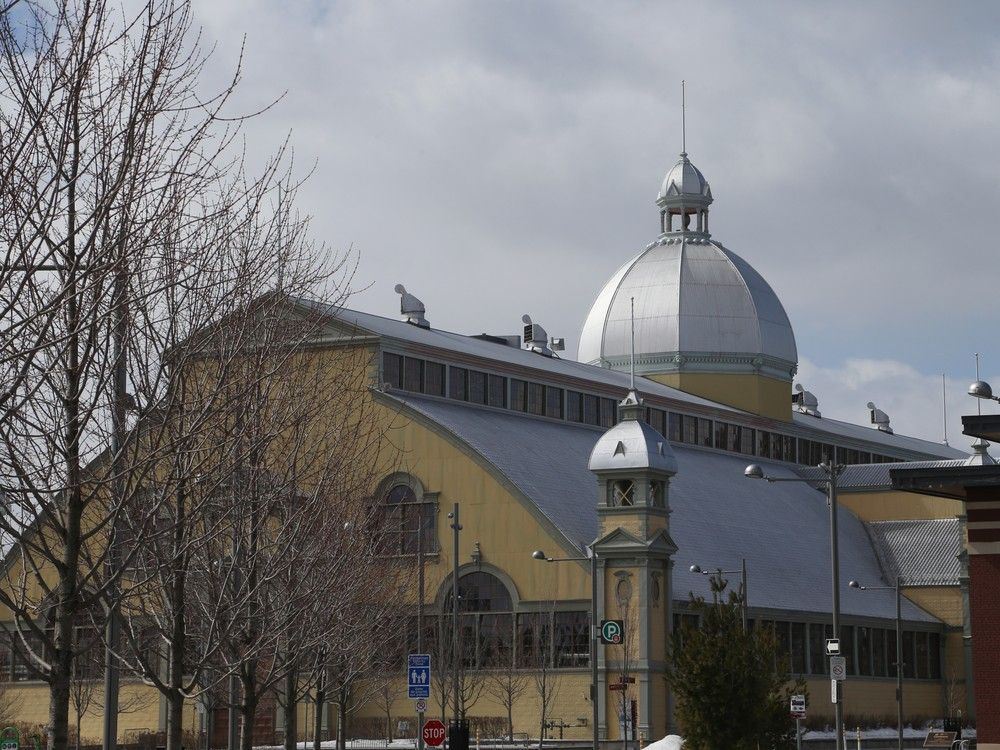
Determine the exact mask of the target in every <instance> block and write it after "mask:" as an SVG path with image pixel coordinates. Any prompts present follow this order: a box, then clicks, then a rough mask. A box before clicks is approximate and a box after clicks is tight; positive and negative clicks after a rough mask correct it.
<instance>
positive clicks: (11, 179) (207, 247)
mask: <svg viewBox="0 0 1000 750" xmlns="http://www.w3.org/2000/svg"><path fill="white" fill-rule="evenodd" d="M18 11H19V12H18V13H17V14H10V13H4V14H3V15H2V16H0V87H2V93H3V97H4V102H5V103H4V105H3V106H0V133H2V136H0V137H2V145H3V148H2V149H0V176H2V179H0V185H2V188H0V253H2V255H0V321H2V322H0V383H2V385H0V445H2V451H0V456H2V458H0V502H2V504H3V508H2V511H3V512H2V513H0V534H2V536H3V539H4V542H5V545H14V546H15V549H16V550H17V557H16V558H15V560H16V564H14V565H13V566H9V567H8V568H7V569H6V570H5V571H4V572H3V575H4V577H5V578H6V580H4V581H3V584H4V585H2V586H0V603H2V604H3V605H4V606H6V607H8V608H9V609H10V611H11V612H12V613H13V617H14V620H15V624H16V625H15V626H16V628H17V629H18V630H19V631H23V633H24V634H26V635H28V636H30V638H26V639H23V640H24V642H25V643H26V644H27V643H29V642H30V643H32V644H37V645H36V646H33V647H32V648H30V649H29V650H30V651H31V654H30V658H31V659H32V661H33V663H35V664H36V665H37V667H38V671H39V674H40V676H41V677H42V679H44V680H45V681H46V682H48V684H49V690H50V701H49V722H48V745H49V747H50V748H58V750H64V748H65V747H66V744H67V737H68V715H69V703H70V683H71V679H72V674H73V661H74V658H75V656H76V655H77V650H76V647H75V645H74V637H73V634H74V629H75V628H76V627H77V626H78V625H79V624H80V622H81V620H82V619H83V618H84V617H89V618H94V619H96V620H97V622H95V624H96V625H97V626H98V627H99V628H101V629H103V626H104V622H103V619H104V615H101V614H100V613H113V612H115V611H116V609H117V607H118V606H119V604H120V601H119V600H120V593H119V592H120V590H121V587H120V583H121V579H122V574H123V571H126V570H129V569H131V567H132V566H131V563H132V562H133V560H131V559H128V557H129V554H132V555H136V554H137V551H138V550H142V549H144V545H143V544H142V543H141V540H139V539H136V538H133V540H132V541H133V542H135V543H134V544H133V545H132V546H131V549H132V552H131V553H122V545H121V544H119V543H118V542H119V541H120V540H119V538H118V537H119V533H118V532H119V530H120V527H121V525H122V523H123V520H124V519H123V516H125V515H126V511H128V514H129V515H130V516H131V517H130V518H129V519H128V521H129V526H130V528H131V530H132V531H133V532H135V531H139V532H140V533H141V534H143V535H146V534H153V535H155V534H156V533H162V532H163V531H164V529H162V528H161V526H162V518H161V515H162V508H163V507H164V505H165V497H166V493H163V494H160V495H159V496H157V495H155V494H153V495H150V494H149V493H148V484H149V481H148V480H149V479H150V477H152V476H153V475H154V474H156V473H157V472H158V471H160V470H161V469H162V468H163V466H164V465H168V466H169V465H170V464H171V458H170V457H171V455H174V456H176V454H177V451H178V450H179V449H183V450H182V452H183V453H184V455H185V456H188V457H189V456H192V455H197V454H192V453H187V452H186V451H187V448H188V445H187V444H186V442H185V441H184V440H182V439H181V438H180V437H179V436H178V435H177V432H176V431H177V425H178V424H179V422H178V421H177V420H176V419H174V414H173V412H174V411H175V407H176V404H172V403H170V401H171V399H172V398H173V397H175V396H177V394H181V393H183V392H184V389H183V388H181V387H179V384H178V380H177V378H178V377H180V376H181V375H182V374H183V373H185V372H186V369H185V368H184V367H183V366H180V365H179V363H178V362H177V361H176V359H172V358H170V357H164V356H162V355H163V353H164V351H165V350H166V348H168V347H170V346H172V345H173V344H174V343H176V341H177V340H179V339H182V338H183V337H184V336H185V335H186V334H188V333H190V332H192V331H194V330H197V328H198V327H199V325H200V324H201V323H202V322H203V321H204V319H203V318H201V319H199V317H198V316H199V315H204V314H209V313H210V314H212V315H219V314H220V313H226V312H228V311H232V310H238V309H241V307H242V308H246V301H247V300H248V299H253V298H254V297H257V296H259V295H260V294H261V293H263V292H264V291H266V290H267V289H269V288H273V287H274V286H275V285H276V284H275V279H274V277H275V275H278V276H281V275H283V274H284V273H285V271H286V270H292V271H298V272H301V273H299V276H298V279H299V280H301V279H302V277H303V275H305V276H308V275H309V272H308V264H307V262H306V261H308V260H311V258H308V257H306V256H305V255H300V256H298V257H296V258H293V259H292V260H291V262H288V261H287V259H285V258H282V257H281V253H280V250H281V248H282V241H281V240H282V238H281V237H275V236H274V235H273V234H269V230H271V229H274V228H276V227H277V226H278V225H279V224H280V222H269V221H268V220H267V218H266V216H264V214H266V210H265V209H266V207H267V206H266V199H267V196H269V195H271V194H272V193H273V188H274V186H275V185H276V182H277V180H276V175H278V174H279V171H278V170H279V166H278V165H279V164H280V163H281V159H280V158H278V159H275V160H274V161H273V162H271V163H270V164H269V165H268V166H267V167H266V168H265V170H264V175H263V177H261V178H259V179H249V178H246V176H245V174H244V172H243V170H242V169H241V167H240V161H239V157H240V154H239V151H238V149H234V144H235V139H236V137H237V135H238V133H239V124H240V119H239V118H232V117H230V116H228V114H226V115H225V116H224V115H223V109H224V107H225V106H226V104H227V102H228V99H229V95H230V94H231V92H232V91H233V88H234V87H235V85H236V82H237V81H238V77H239V74H238V69H237V71H236V74H235V75H234V77H233V79H232V82H231V84H230V85H228V86H226V87H224V88H223V90H222V91H220V92H218V93H217V94H216V95H215V96H211V97H207V98H206V97H204V96H202V95H201V93H200V92H199V91H198V76H199V73H200V71H201V69H202V67H203V65H204V63H205V60H206V58H205V57H204V56H203V55H202V54H200V53H199V52H198V50H197V47H196V45H194V44H192V33H191V15H190V7H189V4H188V3H187V2H185V0H148V2H145V3H142V4H141V5H140V6H139V7H138V8H137V9H136V10H134V11H132V12H131V14H129V11H126V10H124V9H123V8H122V6H121V5H120V4H118V3H114V2H109V1H108V0H67V1H66V2H63V1H62V0H24V2H23V3H22V4H21V6H20V7H19V8H18ZM262 217H263V218H262ZM275 251H278V252H277V255H278V258H277V260H278V262H274V255H275ZM268 261H270V262H268ZM286 267H287V269H286ZM259 269H269V271H267V272H262V271H261V270H259ZM248 271H254V272H253V273H252V274H249V275H248V274H247V272H248ZM289 276H291V277H293V278H294V277H295V276H296V274H295V273H290V274H289ZM322 277H323V273H318V274H314V275H313V276H312V279H313V280H314V281H321V280H322ZM236 280H239V281H242V282H247V283H244V284H233V283H232V282H233V281H236ZM189 292H196V294H188V293H189ZM214 292H219V293H217V294H216V293H214ZM226 292H230V293H229V294H226ZM199 295H200V296H202V297H203V298H204V299H206V300H209V301H218V300H219V299H222V300H223V301H224V302H225V303H226V304H224V305H219V306H216V307H215V308H214V309H208V308H206V306H204V305H202V306H198V305H195V306H192V307H188V306H187V305H186V302H187V301H188V300H189V299H190V298H193V297H198V296H199ZM126 355H128V356H126ZM126 362H127V363H128V364H129V368H128V373H127V376H126V377H123V373H124V372H125V368H124V365H125V363H126ZM129 385H131V387H132V391H133V393H132V398H130V399H128V398H126V394H125V390H126V388H127V387H128V386H129ZM232 395H233V394H230V396H232ZM165 401H166V403H165ZM129 402H131V403H132V405H133V407H134V413H133V416H132V424H133V425H139V426H141V428H137V429H136V430H134V434H133V438H132V439H124V437H125V429H126V414H125V409H126V404H127V403H129ZM164 413H166V414H167V415H168V416H167V418H163V416H162V415H163V414H164ZM195 424H197V420H195ZM140 433H141V435H142V439H138V437H136V435H138V434H140ZM174 463H175V464H179V463H180V462H179V461H174ZM191 469H192V467H191V465H190V462H189V463H188V464H187V465H185V466H183V467H182V471H181V472H180V473H179V475H178V476H176V477H175V484H176V488H175V489H177V491H182V489H181V488H182V487H183V484H182V483H183V482H187V481H189V480H190V478H191V477H190V474H188V473H185V472H190V471H191ZM171 496H172V495H171ZM150 499H152V500H153V502H150ZM109 541H110V542H111V543H108V542H109ZM120 553H122V554H120ZM122 555H124V556H122ZM174 559H175V560H176V559H177V555H175V557H174ZM109 645H110V646H111V647H112V648H116V647H117V643H110V644H109ZM148 672H149V670H147V676H149V675H148ZM174 687H175V688H176V687H177V686H176V684H175V685H174Z"/></svg>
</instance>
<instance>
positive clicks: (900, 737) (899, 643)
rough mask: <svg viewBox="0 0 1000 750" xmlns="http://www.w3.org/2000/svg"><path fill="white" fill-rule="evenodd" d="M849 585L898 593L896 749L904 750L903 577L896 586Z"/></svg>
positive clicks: (864, 589)
mask: <svg viewBox="0 0 1000 750" xmlns="http://www.w3.org/2000/svg"><path fill="white" fill-rule="evenodd" d="M847 585H848V586H850V587H851V588H852V589H858V590H859V591H895V592H896V726H897V728H898V729H897V739H896V747H897V749H898V750H903V618H902V615H901V609H900V596H899V590H900V589H901V588H902V586H903V579H902V577H901V576H896V585H895V586H862V585H861V584H860V583H858V582H857V581H851V582H850V583H849V584H847Z"/></svg>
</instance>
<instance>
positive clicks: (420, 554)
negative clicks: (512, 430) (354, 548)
mask: <svg viewBox="0 0 1000 750" xmlns="http://www.w3.org/2000/svg"><path fill="white" fill-rule="evenodd" d="M423 511H424V505H423V503H418V504H417V653H418V654H422V653H423V652H424V512H423ZM417 750H424V712H423V711H417Z"/></svg>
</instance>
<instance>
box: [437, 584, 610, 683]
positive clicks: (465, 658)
mask: <svg viewBox="0 0 1000 750" xmlns="http://www.w3.org/2000/svg"><path fill="white" fill-rule="evenodd" d="M458 612H459V639H460V647H461V653H462V663H463V666H464V667H466V668H467V669H491V670H503V669H515V668H525V669H538V668H539V667H541V666H542V664H545V665H547V666H549V667H569V668H579V667H586V666H587V665H588V664H589V663H590V631H589V620H588V614H587V612H586V611H554V610H545V609H541V610H533V611H520V612H515V608H514V602H513V598H512V597H511V593H510V590H509V589H508V588H507V586H506V585H505V584H504V582H503V581H501V580H500V579H499V578H498V577H497V576H495V575H493V574H491V573H487V572H485V571H476V572H474V573H467V574H465V575H463V576H460V577H459V579H458ZM452 616H453V608H452V596H451V589H450V587H449V588H448V589H447V590H446V592H445V596H444V602H443V607H442V618H441V628H440V630H439V631H438V632H439V633H440V634H441V637H442V640H440V641H436V644H437V648H438V649H439V651H438V655H437V657H436V658H438V659H439V660H440V661H441V663H444V664H446V663H448V662H449V661H450V659H451V635H450V634H451V632H452Z"/></svg>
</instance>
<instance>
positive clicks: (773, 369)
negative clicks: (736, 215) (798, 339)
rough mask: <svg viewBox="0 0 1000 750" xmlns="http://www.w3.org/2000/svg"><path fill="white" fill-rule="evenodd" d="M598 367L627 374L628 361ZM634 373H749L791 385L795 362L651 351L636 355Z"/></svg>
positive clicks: (731, 354) (605, 362)
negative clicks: (787, 382) (785, 381)
mask: <svg viewBox="0 0 1000 750" xmlns="http://www.w3.org/2000/svg"><path fill="white" fill-rule="evenodd" d="M601 365H602V366H603V367H607V368H609V369H611V370H618V371H621V372H627V371H628V369H629V367H630V359H629V357H628V356H616V357H602V358H601ZM635 371H636V372H637V373H639V374H640V375H649V374H661V373H672V372H715V373H717V372H722V373H750V374H754V375H768V376H770V377H773V378H778V379H779V380H787V381H789V382H791V379H792V378H793V377H794V376H795V373H796V372H798V363H796V362H790V361H789V360H787V359H782V358H780V357H772V356H769V355H766V354H754V353H749V352H653V353H646V354H637V355H636V357H635Z"/></svg>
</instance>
